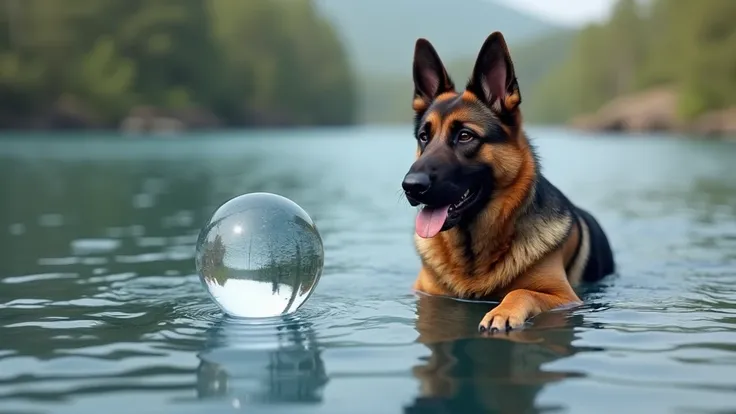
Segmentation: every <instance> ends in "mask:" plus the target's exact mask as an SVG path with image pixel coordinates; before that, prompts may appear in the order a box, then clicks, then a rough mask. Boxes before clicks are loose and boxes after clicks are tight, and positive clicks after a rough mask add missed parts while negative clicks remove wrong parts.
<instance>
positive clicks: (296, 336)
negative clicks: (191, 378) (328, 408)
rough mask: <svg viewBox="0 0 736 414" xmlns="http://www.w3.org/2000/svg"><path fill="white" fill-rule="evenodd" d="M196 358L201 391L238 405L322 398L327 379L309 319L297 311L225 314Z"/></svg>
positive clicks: (202, 396) (201, 394)
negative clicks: (257, 316) (251, 318)
mask: <svg viewBox="0 0 736 414" xmlns="http://www.w3.org/2000/svg"><path fill="white" fill-rule="evenodd" d="M198 358H199V360H200V363H199V366H198V368H197V396H198V397H199V398H200V399H224V398H225V397H227V399H229V400H230V401H231V402H232V403H233V404H234V405H235V406H245V405H248V404H251V405H258V404H278V403H300V404H311V403H319V402H321V401H322V391H323V389H324V387H325V385H326V384H327V381H328V379H327V374H326V372H325V367H324V363H323V361H322V357H321V349H320V347H319V345H318V344H317V341H316V339H315V333H314V331H313V330H312V327H311V324H310V323H308V322H305V321H302V320H300V319H298V318H296V317H290V316H285V317H281V318H274V319H269V320H266V321H265V322H258V323H255V322H244V321H241V320H237V319H232V318H224V319H222V320H221V321H220V322H219V323H217V324H216V325H214V326H213V327H212V328H211V329H210V330H209V331H208V332H207V340H206V342H205V345H204V349H203V350H202V351H201V352H200V353H199V354H198Z"/></svg>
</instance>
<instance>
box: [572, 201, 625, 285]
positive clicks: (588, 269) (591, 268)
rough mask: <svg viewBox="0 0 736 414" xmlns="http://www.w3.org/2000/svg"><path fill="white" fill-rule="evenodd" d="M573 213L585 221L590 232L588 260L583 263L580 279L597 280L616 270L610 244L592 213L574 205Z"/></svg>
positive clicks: (586, 280) (585, 280)
mask: <svg viewBox="0 0 736 414" xmlns="http://www.w3.org/2000/svg"><path fill="white" fill-rule="evenodd" d="M574 213H575V215H576V216H577V217H578V218H580V219H582V220H584V221H585V224H587V225H588V230H589V232H590V254H589V255H588V262H587V263H586V264H585V270H584V271H583V276H582V280H583V281H584V282H597V281H599V280H601V279H603V278H604V277H605V276H607V275H609V274H611V273H613V272H615V271H616V265H615V264H614V261H613V252H612V251H611V245H610V244H609V242H608V237H606V233H604V232H603V229H602V228H601V226H600V224H598V221H597V220H596V219H595V217H593V215H592V214H590V213H588V212H587V211H585V210H583V209H582V208H580V207H575V209H574Z"/></svg>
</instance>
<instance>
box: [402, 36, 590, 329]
mask: <svg viewBox="0 0 736 414" xmlns="http://www.w3.org/2000/svg"><path fill="white" fill-rule="evenodd" d="M494 36H496V37H495V39H496V41H499V39H500V42H501V43H500V45H501V49H502V50H503V53H505V59H506V64H507V65H508V68H510V71H509V73H508V75H507V76H510V77H509V78H508V84H506V85H505V89H504V92H503V93H504V94H503V96H498V97H494V99H493V101H492V102H490V101H486V102H487V104H484V103H483V99H481V98H482V97H481V96H480V95H475V94H474V93H473V92H471V90H469V89H466V90H464V91H463V92H461V93H460V94H458V93H457V92H455V91H454V90H450V91H447V90H445V91H444V92H442V93H440V94H439V95H438V96H437V97H435V99H434V100H432V101H431V102H427V101H426V100H424V99H421V98H416V99H415V100H414V107H415V110H416V111H417V114H418V115H423V122H424V124H425V126H426V125H427V124H428V125H429V126H430V128H429V132H430V134H429V137H428V138H429V139H430V141H429V143H428V144H426V146H424V151H421V147H418V148H417V158H419V157H447V156H448V155H446V154H449V152H447V151H446V150H443V149H442V148H446V147H447V146H446V145H445V143H447V142H448V140H450V139H451V137H450V135H451V126H452V125H453V124H461V125H463V126H464V127H466V128H469V129H471V130H473V131H474V132H475V133H477V134H478V135H480V136H485V135H487V134H492V133H493V132H492V131H493V130H489V129H488V128H493V127H494V126H496V127H500V128H502V129H503V131H504V133H505V136H506V137H508V139H505V140H503V141H501V142H493V141H489V142H484V143H483V144H481V147H480V149H479V150H478V151H477V152H476V153H475V155H474V157H475V160H474V161H476V162H478V161H480V162H482V163H485V164H487V165H490V166H492V171H493V177H489V181H492V182H493V183H494V185H495V188H494V193H493V198H492V199H491V200H490V201H489V202H488V205H487V206H486V208H485V209H484V210H483V211H481V212H480V213H479V214H478V215H477V216H476V217H475V219H474V221H473V224H472V226H471V227H470V229H467V230H466V231H468V232H469V233H470V239H471V240H472V246H466V243H467V238H466V237H465V235H464V234H463V233H462V232H461V230H459V229H458V228H451V229H449V230H446V231H444V232H441V233H438V234H437V235H435V236H434V237H432V238H429V239H424V238H421V237H419V236H418V235H415V245H416V249H417V252H418V254H419V256H420V257H421V260H422V269H421V270H420V272H419V275H418V277H417V280H416V282H415V283H414V288H415V289H416V290H418V291H421V292H425V293H428V294H431V295H438V296H451V297H459V298H469V299H471V298H476V299H480V298H484V299H497V300H500V302H501V303H500V304H499V305H498V307H496V308H495V309H493V310H492V311H490V312H488V313H487V314H486V315H485V317H484V318H483V319H482V321H481V326H482V327H484V328H486V329H494V330H495V329H498V330H506V327H507V324H508V326H509V327H512V328H517V327H520V326H521V325H523V324H524V322H525V321H526V320H527V319H528V318H531V317H533V316H535V315H537V314H539V313H542V312H545V311H548V310H551V309H553V308H556V307H559V306H562V305H568V304H579V303H580V299H579V298H578V297H577V295H576V294H575V292H574V290H573V288H572V286H571V284H570V281H569V280H568V275H567V274H566V272H565V266H566V265H567V264H569V262H570V261H571V260H572V257H573V256H574V255H575V253H576V249H577V245H578V240H579V239H580V238H582V240H583V244H585V240H586V239H585V237H586V235H585V233H583V234H578V231H577V227H576V226H573V222H572V218H571V217H570V216H564V218H563V216H560V217H557V218H553V219H547V218H543V217H538V216H536V215H525V214H524V213H525V212H526V209H527V208H528V206H530V205H531V202H532V200H533V199H534V196H535V189H536V187H535V186H536V183H537V179H538V175H539V171H537V169H536V168H537V164H536V162H535V159H534V154H533V151H532V149H531V147H530V144H529V141H528V139H527V137H526V135H525V134H524V133H523V130H522V126H521V125H522V115H521V112H520V110H519V104H520V103H521V95H520V93H519V89H518V86H517V85H516V82H515V77H514V75H513V65H512V63H511V61H510V57H509V56H508V48H507V47H506V44H505V41H503V37H502V36H500V34H493V35H491V37H489V39H491V40H493V39H494ZM495 50H498V49H495ZM494 53H496V52H494ZM494 56H498V54H495V55H494ZM444 74H445V72H443V76H444ZM491 85H493V84H491ZM483 87H484V90H483V91H482V93H485V94H489V92H490V91H491V90H493V91H498V90H500V88H499V87H495V88H494V87H487V85H485V84H484V85H483ZM473 90H475V91H478V89H477V88H476V89H473ZM489 96H490V95H489ZM458 98H459V99H458ZM453 100H455V101H453ZM436 103H441V105H437V106H435V104H436ZM433 108H437V109H433ZM425 111H429V112H426V113H425ZM420 145H421V144H420ZM442 151H445V152H442ZM468 247H469V248H470V250H471V251H472V253H473V261H472V263H470V262H469V261H468V253H467V251H468ZM585 248H586V249H587V248H588V247H587V245H585ZM586 260H587V253H586V254H584V255H582V254H581V255H580V257H576V259H575V263H573V264H572V269H573V270H574V271H575V272H576V273H575V274H574V275H573V276H575V277H574V278H573V279H576V280H574V281H575V282H577V281H578V280H579V279H580V274H581V272H582V266H583V265H584V263H585V261H586Z"/></svg>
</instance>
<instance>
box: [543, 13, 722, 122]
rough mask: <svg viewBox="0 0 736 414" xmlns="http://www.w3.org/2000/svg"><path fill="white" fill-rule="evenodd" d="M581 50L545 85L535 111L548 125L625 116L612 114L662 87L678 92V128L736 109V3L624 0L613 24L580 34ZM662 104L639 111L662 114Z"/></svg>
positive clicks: (575, 50)
mask: <svg viewBox="0 0 736 414" xmlns="http://www.w3.org/2000/svg"><path fill="white" fill-rule="evenodd" d="M575 45H576V46H575V47H574V48H573V50H572V53H570V54H569V56H568V57H567V58H566V59H565V60H564V62H563V63H562V64H561V65H559V66H558V67H557V68H555V70H553V71H552V72H550V73H549V74H548V75H546V76H545V77H544V78H543V79H542V80H541V82H540V88H539V90H538V92H537V93H538V97H539V99H536V100H535V104H537V105H539V107H538V108H536V111H538V113H540V114H542V115H543V117H544V120H545V121H547V122H566V121H569V120H571V119H574V118H577V119H580V118H579V116H580V115H586V114H587V115H592V114H596V113H597V114H598V115H599V116H601V115H603V114H602V113H598V111H599V110H602V111H603V112H606V113H608V112H621V111H610V110H608V109H610V108H614V107H615V108H618V107H626V106H629V107H632V106H633V104H631V103H629V102H630V99H628V97H642V96H644V97H646V96H649V95H651V92H656V91H657V90H659V89H662V88H665V89H667V90H671V91H674V92H675V93H676V97H675V98H674V100H675V102H674V104H673V109H672V111H671V112H672V113H673V114H672V115H670V117H671V118H676V119H670V120H669V121H668V123H671V124H677V123H683V122H686V123H687V122H694V121H696V120H697V118H699V117H701V116H705V115H707V114H709V113H720V114H723V115H722V116H728V115H729V114H731V113H734V112H733V111H734V109H736V71H734V68H736V1H734V0H702V1H674V0H655V1H652V2H651V3H649V4H648V6H646V5H644V6H643V5H642V4H640V3H638V2H637V1H635V0H619V1H618V2H617V3H616V4H615V6H614V8H613V13H612V15H611V17H610V18H609V19H608V20H607V21H605V22H603V23H602V24H591V25H588V26H587V27H585V28H583V29H582V30H581V31H580V33H579V34H578V35H577V36H576V38H575ZM655 96H658V95H657V94H655ZM617 102H626V105H618V104H616V105H614V104H615V103H617ZM647 102H653V104H650V105H647V104H646V103H647ZM660 102H661V100H660V99H651V100H650V99H644V98H641V101H640V102H637V107H638V108H640V109H638V112H640V113H644V112H647V113H648V112H652V113H658V112H659V111H660V110H661V109H662V108H661V107H660V108H657V106H662V104H661V103H660ZM650 106H653V107H651V108H650ZM606 108H608V109H606ZM624 112H625V111H624ZM616 115H617V117H623V116H624V115H625V114H624V113H618V114H616ZM605 117H611V115H610V114H606V115H605ZM624 118H626V117H624ZM631 119H633V118H631ZM650 121H651V120H650ZM586 123H589V121H586ZM599 123H600V122H599ZM619 123H620V122H619ZM658 123H660V124H661V122H658Z"/></svg>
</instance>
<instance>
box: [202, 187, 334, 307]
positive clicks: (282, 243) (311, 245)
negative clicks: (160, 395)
mask: <svg viewBox="0 0 736 414" xmlns="http://www.w3.org/2000/svg"><path fill="white" fill-rule="evenodd" d="M195 261H196V266H197V273H199V277H200V280H201V281H202V284H203V285H204V286H205V288H206V289H207V291H208V292H209V294H210V296H211V297H212V299H213V300H214V301H215V303H217V305H218V306H219V307H220V308H221V309H222V310H223V311H224V312H225V313H227V314H229V315H231V316H235V317H241V318H248V317H250V318H257V317H273V316H278V315H286V314H290V313H293V312H295V311H296V310H297V309H299V307H300V306H302V305H303V304H304V302H306V300H307V299H308V298H309V296H310V295H311V294H312V291H313V290H314V288H315V286H316V285H317V282H318V281H319V278H320V276H321V275H322V267H323V264H324V251H323V246H322V238H321V237H320V235H319V232H318V231H317V228H316V227H315V225H314V222H312V219H311V218H310V217H309V215H308V214H307V213H306V212H305V211H304V210H303V209H302V208H301V207H299V206H298V205H297V204H296V203H294V202H293V201H291V200H289V199H288V198H285V197H282V196H279V195H276V194H270V193H251V194H245V195H241V196H238V197H235V198H233V199H231V200H229V201H228V202H226V203H225V204H223V205H222V206H220V208H218V209H217V211H215V213H214V214H213V216H212V218H211V219H210V221H209V222H208V223H207V224H206V225H205V226H204V228H203V229H202V231H201V232H200V234H199V238H198V239H197V246H196V256H195Z"/></svg>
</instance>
